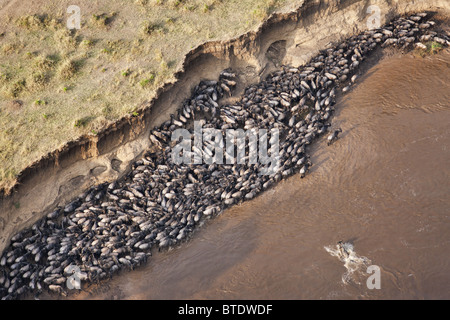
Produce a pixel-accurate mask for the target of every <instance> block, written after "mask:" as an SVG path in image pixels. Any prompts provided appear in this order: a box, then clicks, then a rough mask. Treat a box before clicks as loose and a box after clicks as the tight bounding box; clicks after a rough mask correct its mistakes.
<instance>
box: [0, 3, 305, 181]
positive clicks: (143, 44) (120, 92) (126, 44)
mask: <svg viewBox="0 0 450 320" xmlns="http://www.w3.org/2000/svg"><path fill="white" fill-rule="evenodd" d="M301 2H302V1H300V0H297V1H286V0H245V1H237V0H228V1H227V0H207V1H200V0H186V1H183V0H136V1H133V0H128V1H126V0H113V1H106V0H97V1H91V0H89V1H88V0H80V1H77V3H76V5H77V6H79V7H80V18H81V28H80V29H79V30H72V31H70V30H69V29H67V27H66V21H67V19H68V18H69V17H70V16H71V14H70V13H67V12H66V10H67V7H68V6H69V5H71V4H73V3H72V2H70V1H44V0H39V1H33V2H28V1H27V2H25V1H15V0H12V1H5V2H4V3H2V4H1V5H0V189H1V188H6V189H8V188H10V187H11V186H13V185H14V184H15V181H16V177H17V175H18V174H19V173H20V172H21V171H22V170H23V169H24V168H26V167H27V166H29V165H30V164H31V163H33V162H34V161H36V160H38V159H40V158H41V157H42V156H44V155H46V154H47V153H49V152H52V151H54V150H56V149H58V148H59V147H61V146H62V145H64V144H65V143H66V142H68V141H70V140H74V139H76V138H77V137H79V136H81V135H83V134H92V135H95V134H96V133H97V132H99V131H100V130H101V129H102V128H104V127H105V126H108V124H110V123H112V122H114V121H116V120H117V119H119V118H121V117H123V116H124V115H127V114H132V115H137V113H138V112H139V110H138V108H139V106H140V105H141V104H142V103H143V102H144V101H148V100H150V99H151V98H152V97H153V96H154V95H155V92H156V90H157V88H158V87H160V86H162V85H163V84H164V83H165V82H167V81H171V80H173V74H174V73H175V72H176V71H178V70H179V69H180V67H181V62H182V60H183V57H184V56H185V54H186V53H187V52H189V51H190V50H191V49H192V48H194V47H196V46H198V45H199V44H201V43H204V42H205V41H211V40H221V39H224V40H226V39H230V38H232V37H235V36H237V35H240V34H242V33H244V32H247V31H249V30H253V29H255V28H256V27H257V26H258V25H259V23H260V22H261V21H263V20H264V19H266V18H267V17H268V16H269V15H270V14H271V13H272V12H274V11H276V10H278V11H280V10H289V9H291V8H294V7H296V6H298V5H299V4H300V3H301Z"/></svg>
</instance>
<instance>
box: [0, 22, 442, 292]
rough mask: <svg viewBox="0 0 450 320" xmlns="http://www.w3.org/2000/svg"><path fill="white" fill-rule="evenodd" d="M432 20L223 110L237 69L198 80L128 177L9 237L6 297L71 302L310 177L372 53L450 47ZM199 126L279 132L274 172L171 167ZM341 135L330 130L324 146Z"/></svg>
mask: <svg viewBox="0 0 450 320" xmlns="http://www.w3.org/2000/svg"><path fill="white" fill-rule="evenodd" d="M428 18H429V15H427V14H426V13H417V14H413V15H410V16H408V17H402V18H398V19H396V20H395V21H393V22H391V23H389V24H387V25H385V26H384V27H381V28H379V29H376V30H369V31H364V32H362V33H360V34H359V35H355V36H352V37H350V38H348V39H346V40H344V41H342V42H340V43H339V44H337V45H336V46H334V47H333V48H329V49H325V50H322V51H321V52H320V53H319V54H318V55H317V56H315V57H314V58H312V59H311V61H310V62H309V63H307V64H306V65H304V66H300V67H298V68H297V67H292V66H283V67H282V68H281V69H280V70H278V71H276V72H274V73H272V74H270V75H269V76H267V78H266V79H265V80H263V81H261V82H260V83H257V84H253V85H250V86H248V87H247V88H246V89H245V91H244V94H243V96H242V97H241V98H240V100H239V101H238V102H236V103H233V104H225V105H224V104H220V99H221V98H222V97H224V96H227V95H231V92H232V90H233V88H234V87H235V85H236V81H237V80H238V77H237V75H236V74H235V73H234V72H233V71H232V70H230V69H226V70H224V71H222V72H221V73H220V75H219V79H218V80H217V81H215V80H207V81H206V80H205V81H201V82H200V83H199V84H198V85H197V86H196V87H195V89H194V92H193V94H192V96H191V97H190V98H189V99H187V100H185V101H184V103H183V104H182V106H180V108H179V109H178V112H177V114H176V115H172V116H171V118H170V120H168V121H166V122H164V123H163V124H162V125H161V126H159V127H158V128H155V129H154V130H152V131H151V134H150V140H151V143H152V149H151V151H149V152H147V153H146V154H145V155H144V157H142V158H141V159H140V160H138V161H136V162H135V163H134V164H133V165H132V168H131V172H129V174H128V175H127V176H126V177H125V178H123V179H120V180H118V181H114V182H111V183H104V184H100V185H97V186H94V187H92V188H90V189H89V190H87V191H86V192H85V193H83V194H82V195H80V196H79V197H78V198H76V199H75V200H73V201H72V202H70V203H69V204H67V205H66V206H65V207H61V208H56V210H55V211H53V212H51V213H48V214H47V215H46V216H45V217H43V218H42V219H40V220H39V221H38V222H36V223H35V224H34V225H33V226H32V227H31V228H30V229H27V230H23V231H22V232H19V233H18V234H16V235H14V236H13V237H12V238H11V242H10V244H9V246H8V247H7V248H6V249H5V250H4V252H3V255H2V256H1V259H0V297H2V299H17V298H20V297H23V296H24V295H25V294H27V293H29V294H33V293H34V294H36V295H37V294H39V293H40V292H42V291H43V290H50V291H52V292H56V293H59V294H63V295H66V294H67V293H68V292H69V288H73V286H72V287H71V286H70V285H69V283H70V281H73V280H75V281H89V282H98V281H100V280H103V279H107V278H109V277H111V276H112V275H113V274H115V273H117V272H119V271H120V270H121V269H124V268H125V269H133V268H134V267H137V266H139V265H141V264H142V263H144V262H146V260H147V259H148V257H149V256H150V255H151V250H152V249H154V248H158V249H159V250H161V249H165V248H169V247H172V246H174V245H176V244H178V243H180V242H182V241H184V240H185V239H186V238H187V237H188V236H189V235H190V234H191V233H192V231H193V230H194V229H195V228H196V226H198V225H199V224H201V223H202V222H203V221H204V220H205V219H207V218H210V217H213V216H216V215H218V214H220V213H221V212H222V211H223V210H224V209H225V208H227V207H228V206H231V205H234V204H237V203H239V202H242V201H245V200H247V199H252V198H254V197H255V196H256V195H257V194H259V193H260V192H262V191H264V190H266V189H268V188H270V187H271V186H272V185H273V184H275V183H276V182H278V181H279V180H281V179H282V178H284V177H287V176H290V175H292V174H294V173H300V177H304V176H305V174H307V172H308V170H309V167H310V166H311V165H312V164H311V162H310V160H309V156H308V154H307V148H308V145H309V144H310V143H311V142H313V141H314V140H315V139H316V138H317V137H319V136H320V135H323V134H325V133H326V132H329V131H330V127H331V124H330V120H331V117H332V114H333V110H334V105H335V98H336V93H337V91H338V90H341V91H342V92H347V91H348V90H349V88H350V86H351V85H352V83H353V82H355V80H356V78H357V76H356V73H357V70H358V68H359V66H360V64H361V62H363V61H364V59H365V58H366V57H367V56H368V54H369V53H370V52H371V51H372V50H374V49H375V48H376V47H377V46H381V47H384V46H396V47H400V48H412V47H415V46H416V47H419V48H424V47H425V48H426V45H425V44H426V43H427V42H429V41H434V42H435V43H439V44H440V45H442V46H448V45H449V40H450V38H449V35H448V33H445V32H440V33H437V32H435V31H432V29H433V28H432V27H433V26H434V24H435V23H434V22H433V21H430V20H429V19H428ZM194 120H201V121H202V123H203V127H205V128H215V129H220V130H226V129H238V128H241V129H251V128H266V129H271V128H277V129H279V132H280V144H279V168H278V170H277V171H276V172H274V173H273V174H270V175H261V174H259V173H260V166H259V165H258V164H214V163H213V164H175V163H174V162H173V161H172V157H171V151H172V148H173V146H174V144H173V142H172V141H171V135H172V132H173V131H174V130H176V129H178V128H188V129H189V128H191V127H192V122H193V121H194ZM340 131H341V130H340V129H334V130H332V131H331V134H330V135H329V136H328V144H330V143H332V142H333V141H335V140H336V139H337V137H338V134H339V132H340ZM205 147H206V148H207V147H208V146H205ZM74 267H76V268H74ZM74 270H77V272H76V274H73V272H74Z"/></svg>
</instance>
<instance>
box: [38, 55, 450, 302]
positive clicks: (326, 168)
mask: <svg viewBox="0 0 450 320" xmlns="http://www.w3.org/2000/svg"><path fill="white" fill-rule="evenodd" d="M449 101H450V51H449V50H447V51H446V52H444V53H441V54H438V55H434V56H430V57H426V58H418V57H415V56H413V55H412V54H403V55H402V54H388V55H387V56H385V57H384V58H383V59H382V60H381V62H380V63H378V64H376V65H375V66H373V67H371V68H370V69H369V70H368V71H367V72H366V73H365V74H364V76H362V77H361V78H360V79H359V80H358V84H357V86H355V87H354V88H353V89H352V91H351V92H350V93H348V94H347V95H345V96H343V97H342V98H340V101H338V103H337V105H336V113H335V116H334V118H333V120H332V125H333V127H341V128H342V129H343V133H342V135H341V139H339V140H338V141H337V142H335V143H334V144H333V145H331V146H329V147H328V146H327V145H326V141H325V138H321V139H320V140H319V141H318V142H317V143H315V144H314V146H313V147H312V152H311V153H312V157H311V160H312V162H313V164H314V165H313V167H312V169H311V172H310V174H309V175H307V176H306V177H305V178H304V179H300V176H299V175H294V176H292V177H290V178H288V179H286V180H283V181H281V182H280V183H279V184H278V185H277V186H276V187H274V188H273V189H271V190H269V191H267V192H264V193H263V194H261V195H260V196H259V197H257V198H256V199H254V200H252V201H248V202H245V203H244V204H242V205H239V206H235V207H233V208H232V209H229V210H226V211H225V212H224V213H223V214H222V215H220V216H218V217H217V218H215V219H213V220H209V221H208V222H207V223H206V224H205V225H203V226H202V227H201V228H200V229H199V230H198V231H196V232H195V233H194V235H193V238H192V239H191V240H189V241H188V242H185V243H183V244H182V245H180V246H177V247H176V248H174V249H172V250H170V251H168V252H162V253H155V254H154V255H153V257H151V258H150V259H149V261H148V262H147V264H146V265H144V266H142V267H140V268H138V269H136V270H134V271H131V272H122V273H121V274H120V275H118V276H116V277H114V278H113V279H112V280H110V281H106V282H104V283H102V284H101V285H99V286H90V287H88V288H86V289H85V290H84V291H82V292H80V293H78V294H71V295H69V298H70V299H449V298H450V103H449ZM339 240H342V241H344V242H348V243H351V244H353V248H354V253H355V254H356V255H357V256H358V257H365V258H367V260H370V263H369V264H370V265H376V266H378V267H379V268H380V278H379V280H380V282H379V283H380V289H369V288H368V287H367V285H366V279H367V278H368V277H369V276H370V274H368V273H367V272H366V270H367V266H368V265H369V264H367V265H360V266H357V268H356V270H355V272H354V273H348V270H347V269H346V268H345V266H344V262H343V261H341V260H339V259H338V258H337V257H336V256H333V254H330V252H329V251H330V250H328V251H327V250H326V248H327V247H328V248H333V247H334V246H335V245H336V243H337V241H339ZM331 253H332V252H331ZM344 279H345V280H344ZM52 297H53V296H52ZM42 298H49V297H48V296H41V299H42Z"/></svg>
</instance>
